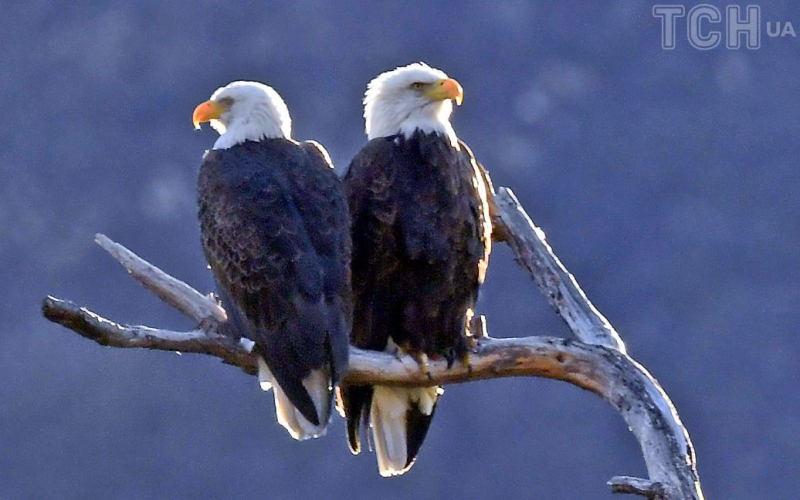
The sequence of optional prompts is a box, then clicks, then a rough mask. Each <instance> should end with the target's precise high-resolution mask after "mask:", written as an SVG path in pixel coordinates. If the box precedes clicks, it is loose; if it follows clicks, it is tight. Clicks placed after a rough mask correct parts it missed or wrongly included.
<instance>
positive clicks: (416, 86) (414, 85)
mask: <svg viewBox="0 0 800 500" xmlns="http://www.w3.org/2000/svg"><path fill="white" fill-rule="evenodd" d="M424 87H425V83H424V82H414V83H412V84H411V88H412V89H414V90H422V89H423V88H424Z"/></svg>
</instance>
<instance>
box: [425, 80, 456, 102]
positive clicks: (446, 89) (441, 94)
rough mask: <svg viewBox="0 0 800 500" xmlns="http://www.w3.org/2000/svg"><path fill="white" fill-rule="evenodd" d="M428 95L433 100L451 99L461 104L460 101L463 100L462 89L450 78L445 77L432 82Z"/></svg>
mask: <svg viewBox="0 0 800 500" xmlns="http://www.w3.org/2000/svg"><path fill="white" fill-rule="evenodd" d="M428 97H429V98H430V99H432V100H435V101H444V100H445V99H452V100H454V101H456V104H457V105H459V106H461V101H463V100H464V89H462V88H461V84H459V83H458V82H457V81H455V80H453V79H452V78H445V79H442V80H439V81H438V82H436V83H434V84H433V88H432V89H431V90H429V91H428Z"/></svg>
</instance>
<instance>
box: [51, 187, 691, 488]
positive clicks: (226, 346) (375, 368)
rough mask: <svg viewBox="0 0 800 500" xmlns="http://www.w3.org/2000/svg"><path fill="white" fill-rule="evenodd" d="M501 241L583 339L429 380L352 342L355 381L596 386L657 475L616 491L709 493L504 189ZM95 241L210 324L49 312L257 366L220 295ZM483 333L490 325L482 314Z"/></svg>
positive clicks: (537, 346) (130, 342)
mask: <svg viewBox="0 0 800 500" xmlns="http://www.w3.org/2000/svg"><path fill="white" fill-rule="evenodd" d="M493 201H494V202H493V204H492V208H493V212H494V213H493V219H494V223H495V237H496V238H497V239H499V240H502V241H504V242H506V243H508V245H509V246H510V247H511V248H512V250H513V251H514V253H515V255H516V258H517V261H518V262H519V263H520V264H521V265H522V266H523V267H524V268H525V269H526V270H528V272H529V273H530V274H531V276H532V277H533V279H534V281H535V282H536V283H537V285H538V286H539V288H540V289H541V290H542V292H543V293H544V294H545V295H546V296H547V297H548V298H549V300H550V303H551V305H552V306H553V307H554V309H555V310H556V312H558V314H559V315H560V316H561V317H562V318H563V319H564V321H565V322H566V323H567V325H568V326H569V327H570V329H571V330H572V332H573V334H574V335H575V336H576V337H577V338H578V339H579V340H580V342H578V341H573V340H570V339H561V338H552V337H540V336H535V337H526V338H517V339H492V338H488V337H486V336H483V337H480V338H478V339H477V345H476V348H475V350H474V352H473V353H472V354H471V357H470V361H471V366H470V368H469V369H468V368H467V367H464V366H461V365H460V364H458V363H457V364H456V365H454V366H453V367H451V368H449V369H448V368H447V366H446V363H445V362H444V361H431V363H430V367H429V368H430V374H431V376H432V378H428V376H427V375H425V374H423V373H422V372H421V371H420V369H419V367H418V365H417V363H416V362H415V361H414V360H413V359H411V358H410V357H407V356H406V357H403V358H400V359H397V358H395V357H394V356H390V355H387V354H384V353H379V352H374V351H365V350H361V349H357V348H351V357H350V371H349V373H348V374H347V376H346V378H345V383H349V384H383V385H396V386H427V385H432V384H455V383H464V382H472V381H477V380H484V379H490V378H500V377H512V376H513V377H516V376H535V377H546V378H552V379H557V380H563V381H565V382H569V383H571V384H574V385H577V386H578V387H581V388H583V389H586V390H589V391H591V392H594V393H595V394H597V395H599V396H601V397H602V398H603V399H605V400H606V401H608V402H609V403H610V404H611V405H612V406H613V407H614V408H615V409H616V410H617V411H618V412H619V413H620V414H621V416H622V417H623V419H624V420H625V422H626V423H627V424H628V427H629V428H630V429H631V430H632V432H633V433H634V435H635V436H636V438H637V440H638V441H639V444H640V446H641V448H642V453H643V455H644V459H645V464H646V465H647V470H648V474H649V476H650V479H649V480H648V479H637V478H629V477H624V476H620V477H615V478H612V479H611V481H609V484H610V485H611V486H612V490H613V491H615V492H620V493H636V494H640V495H644V496H647V497H649V498H658V499H664V500H677V499H696V500H701V499H703V493H702V490H701V487H700V481H699V478H698V475H697V470H696V463H695V456H694V450H693V448H692V445H691V441H690V439H689V435H688V433H687V432H686V429H685V428H684V427H683V425H682V423H681V421H680V418H679V417H678V414H677V412H676V411H675V408H674V407H673V405H672V403H671V401H670V400H669V397H668V396H667V395H666V393H665V392H664V390H663V389H662V388H661V386H660V385H659V384H658V382H657V381H656V380H655V379H654V378H653V377H652V376H651V375H650V374H649V373H648V372H647V370H646V369H645V368H644V367H643V366H641V365H640V364H638V363H636V361H634V360H633V359H632V358H631V357H630V356H628V355H627V353H626V352H625V345H624V343H623V342H622V339H621V338H620V336H619V335H618V334H617V332H616V331H615V330H614V329H613V327H612V326H611V325H610V323H609V322H608V321H607V320H606V319H605V318H604V317H603V316H602V315H601V314H600V313H599V312H598V311H597V309H596V308H595V307H594V306H593V305H592V304H591V302H589V300H588V299H587V298H586V295H585V294H584V293H583V291H582V290H581V288H580V287H579V286H578V283H577V281H576V280H575V278H574V277H573V276H572V275H571V274H570V273H569V272H568V271H567V270H566V268H565V267H564V266H563V264H561V262H560V261H559V260H558V258H557V257H556V256H555V254H554V253H553V251H552V249H551V248H550V246H549V245H548V244H547V243H546V241H545V236H544V233H543V232H542V231H541V230H540V229H539V228H537V227H536V226H535V225H534V224H533V222H532V221H531V220H530V218H529V217H528V215H527V214H526V213H525V211H524V209H523V208H522V206H521V205H520V204H519V202H518V200H517V199H516V197H515V196H514V194H513V193H512V192H511V191H510V190H507V189H505V188H500V191H499V193H498V194H497V195H496V196H495V199H494V200H493ZM96 240H97V243H98V244H99V245H100V246H102V247H103V248H104V249H106V250H107V251H108V252H109V253H111V254H112V255H113V256H114V257H115V258H116V259H117V260H118V261H119V262H120V263H121V264H122V265H123V266H124V267H125V268H126V269H127V270H128V272H129V273H130V274H131V275H132V276H133V277H135V278H136V279H137V280H138V281H139V282H140V283H142V284H143V285H144V286H145V287H146V288H147V289H148V290H150V291H151V292H153V293H154V294H156V295H157V296H158V297H159V298H161V299H162V300H164V301H165V302H167V303H168V304H170V305H172V306H173V307H175V308H177V309H178V310H180V311H181V312H183V313H184V314H186V315H187V316H189V317H191V318H193V319H194V320H195V321H197V322H198V323H199V324H201V325H203V327H204V328H200V329H196V330H192V331H189V332H175V331H170V330H159V329H154V328H149V327H146V326H130V325H121V324H118V323H115V322H113V321H110V320H107V319H105V318H103V317H101V316H99V315H97V314H96V313H93V312H91V311H89V310H88V309H85V308H81V307H79V306H77V305H75V304H72V303H71V302H67V301H62V300H59V299H56V298H54V297H47V298H46V299H45V300H44V304H43V306H42V310H43V313H44V315H45V317H47V318H48V319H49V320H51V321H53V322H55V323H58V324H61V325H63V326H65V327H67V328H69V329H71V330H73V331H75V332H77V333H79V334H80V335H82V336H84V337H86V338H88V339H90V340H93V341H95V342H97V343H99V344H102V345H106V346H112V347H122V348H147V349H156V350H165V351H179V352H187V353H188V352H191V353H199V354H207V355H211V356H214V357H217V358H220V359H221V360H223V361H224V362H225V363H228V364H230V365H233V366H238V367H239V368H241V369H242V370H244V371H245V372H247V373H250V374H255V373H256V372H257V368H256V366H257V364H256V358H255V356H254V355H253V354H252V353H251V348H252V342H249V341H246V340H239V339H234V338H231V337H229V336H226V335H223V334H220V333H217V331H216V329H214V328H213V327H214V326H215V325H217V324H220V323H223V322H224V321H225V312H224V310H223V309H222V308H221V307H220V306H219V305H218V304H217V303H216V301H215V300H214V299H213V298H212V297H210V296H207V295H203V294H202V293H200V292H198V291H196V290H195V289H193V288H192V287H190V286H189V285H187V284H185V283H183V282H182V281H180V280H177V279H176V278H173V277H172V276H169V275H168V274H166V273H164V272H163V271H161V270H160V269H158V268H157V267H155V266H153V265H152V264H150V263H148V262H147V261H145V260H144V259H141V258H140V257H138V256H137V255H136V254H134V253H133V252H131V251H130V250H128V249H127V248H125V247H124V246H122V245H120V244H118V243H115V242H113V241H111V240H110V239H108V238H107V237H105V236H103V235H98V236H97V238H96ZM479 323H480V327H481V328H480V329H481V330H482V329H483V328H484V327H485V325H484V323H483V318H481V317H479Z"/></svg>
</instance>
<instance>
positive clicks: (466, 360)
mask: <svg viewBox="0 0 800 500" xmlns="http://www.w3.org/2000/svg"><path fill="white" fill-rule="evenodd" d="M461 363H462V364H463V365H464V366H466V367H467V376H469V377H471V376H472V362H471V361H470V356H469V351H467V352H465V353H464V355H463V356H461Z"/></svg>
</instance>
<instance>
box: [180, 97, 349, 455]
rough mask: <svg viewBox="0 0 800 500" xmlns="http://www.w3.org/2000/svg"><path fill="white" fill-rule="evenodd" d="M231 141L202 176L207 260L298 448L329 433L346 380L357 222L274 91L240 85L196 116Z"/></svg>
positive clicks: (326, 162)
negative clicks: (339, 387)
mask: <svg viewBox="0 0 800 500" xmlns="http://www.w3.org/2000/svg"><path fill="white" fill-rule="evenodd" d="M209 121H210V122H211V126H212V127H213V128H214V129H216V130H217V132H219V133H220V137H219V138H218V139H217V141H216V142H215V143H214V147H213V149H212V150H211V151H207V152H206V154H205V156H204V157H203V162H202V164H201V166H200V175H199V181H198V191H199V192H198V194H199V217H200V229H201V234H202V242H203V249H204V251H205V255H206V258H207V260H208V263H209V265H210V268H211V270H212V272H213V274H214V277H215V279H216V281H217V284H218V289H219V294H220V298H221V300H222V304H223V306H224V307H225V310H226V311H227V313H228V324H229V327H230V328H231V329H232V332H233V333H234V334H235V335H238V336H240V337H245V338H248V339H250V340H252V341H253V342H255V346H256V350H257V352H258V354H259V356H260V358H259V380H260V382H261V386H262V388H263V389H264V390H269V388H270V387H272V388H273V392H274V396H275V412H276V415H277V418H278V422H279V423H280V424H281V425H282V426H283V427H285V428H286V430H287V431H289V434H290V435H291V436H292V437H293V438H295V439H298V440H303V439H307V438H312V437H317V436H320V435H322V434H324V432H325V429H326V426H327V424H328V421H329V419H330V415H331V408H332V401H333V394H334V392H333V391H334V387H335V386H336V384H337V383H338V382H339V380H340V379H341V377H342V376H343V375H344V373H345V371H346V369H347V362H348V336H349V332H350V325H351V322H352V298H351V291H350V268H349V264H350V245H351V244H350V235H349V234H348V232H347V227H348V226H349V217H348V213H347V203H346V200H345V197H344V191H343V188H342V185H341V183H340V181H339V180H338V178H337V177H336V175H335V174H334V172H333V167H332V165H331V161H330V158H329V157H328V154H327V153H326V151H325V150H324V149H323V148H322V146H320V145H319V144H317V143H315V142H311V141H308V142H297V141H295V140H293V139H292V137H291V120H290V118H289V112H288V109H287V108H286V104H285V103H284V102H283V99H281V97H280V95H278V93H277V92H276V91H275V90H273V89H272V88H271V87H268V86H266V85H263V84H261V83H256V82H233V83H231V84H229V85H227V86H225V87H222V88H220V89H218V90H217V91H216V92H214V94H213V95H212V96H211V99H210V100H208V101H206V102H204V103H202V104H200V105H199V106H197V108H196V109H195V110H194V115H193V122H194V125H195V127H197V128H199V124H200V123H203V122H209Z"/></svg>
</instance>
